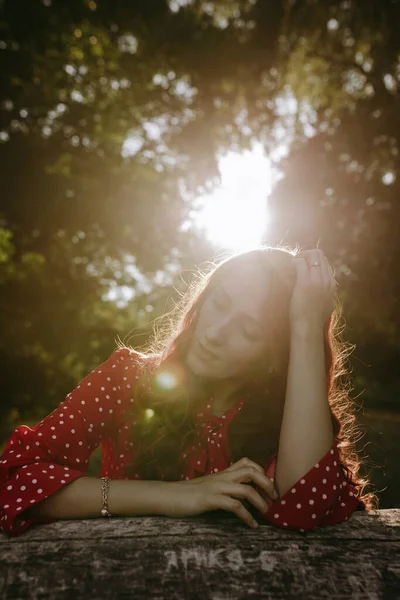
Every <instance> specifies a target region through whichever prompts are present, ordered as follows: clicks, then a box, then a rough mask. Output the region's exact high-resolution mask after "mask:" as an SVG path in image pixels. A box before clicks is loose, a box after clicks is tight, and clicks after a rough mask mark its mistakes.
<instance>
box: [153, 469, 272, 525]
mask: <svg viewBox="0 0 400 600" xmlns="http://www.w3.org/2000/svg"><path fill="white" fill-rule="evenodd" d="M246 482H254V483H255V484H256V485H258V486H260V487H261V488H262V489H263V490H265V492H266V494H267V495H268V496H269V497H270V498H271V500H272V501H275V500H276V499H277V498H278V496H277V494H276V492H275V490H274V484H273V482H272V481H271V480H270V479H269V478H268V477H267V476H266V475H265V472H264V469H263V468H262V467H261V466H260V465H258V464H257V463H255V462H253V461H252V460H250V459H248V458H241V459H240V460H238V461H237V462H236V463H234V464H233V465H231V466H230V467H228V468H227V469H225V470H224V471H220V472H217V473H212V474H211V475H204V476H202V477H197V478H196V479H189V480H185V481H172V482H170V483H171V486H170V488H169V495H168V499H167V506H168V508H167V510H166V513H165V516H168V517H178V518H179V517H193V516H196V515H199V514H201V513H204V512H208V511H211V510H218V509H222V510H227V511H230V512H233V513H235V514H236V515H237V516H238V517H239V519H242V520H243V521H244V522H245V523H247V524H248V525H249V526H250V527H258V523H257V522H256V521H255V520H254V519H253V517H252V515H251V513H250V512H249V511H248V510H247V509H246V508H245V507H244V505H243V504H242V502H241V501H240V499H245V500H248V501H249V502H251V503H252V504H254V506H255V507H256V508H258V509H259V511H260V512H261V513H264V512H266V510H267V509H268V508H269V504H267V502H266V501H265V500H264V499H263V498H262V496H261V495H260V494H259V493H258V492H257V491H256V490H255V489H254V488H253V487H252V486H251V485H242V484H243V483H246Z"/></svg>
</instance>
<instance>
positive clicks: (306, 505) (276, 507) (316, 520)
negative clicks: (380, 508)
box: [257, 438, 359, 531]
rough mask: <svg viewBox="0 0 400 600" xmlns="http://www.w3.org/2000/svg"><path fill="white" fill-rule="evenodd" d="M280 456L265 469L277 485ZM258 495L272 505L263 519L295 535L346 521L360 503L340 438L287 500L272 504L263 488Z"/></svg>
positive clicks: (273, 458) (263, 514) (285, 495)
mask: <svg viewBox="0 0 400 600" xmlns="http://www.w3.org/2000/svg"><path fill="white" fill-rule="evenodd" d="M277 454H278V453H277V452H276V453H275V454H273V456H272V457H271V459H270V460H269V462H268V463H267V465H266V467H265V474H266V475H267V477H269V478H272V479H273V480H274V482H276V477H275V475H276V461H277ZM275 486H276V484H275ZM257 491H258V492H259V493H260V495H262V496H263V497H264V499H265V500H266V501H267V503H268V505H269V508H268V509H267V511H266V512H265V513H261V512H259V514H260V515H261V517H262V518H263V519H265V520H267V521H269V522H270V523H271V524H273V525H277V526H278V527H282V528H284V529H292V530H294V531H306V530H308V529H312V528H314V527H318V526H319V527H324V526H327V525H334V524H336V523H341V522H342V521H346V520H347V519H348V518H349V516H350V515H351V514H352V513H353V512H354V510H355V509H356V508H357V505H358V503H359V499H358V497H357V495H356V492H355V489H354V487H353V485H352V484H351V483H349V482H348V481H347V480H346V477H345V474H344V471H343V469H342V466H341V462H340V460H339V454H338V449H337V440H336V438H335V440H334V442H333V444H332V446H331V448H330V449H329V450H328V451H327V453H326V454H325V455H324V456H323V457H322V458H321V460H320V461H319V462H317V463H316V464H315V465H314V466H313V467H312V468H311V469H310V470H309V471H308V472H307V473H306V474H305V475H304V476H303V477H302V478H301V479H299V480H298V481H297V482H296V483H295V484H294V485H293V486H292V487H291V488H290V489H289V490H288V491H287V492H286V493H285V494H284V495H283V496H281V497H280V498H278V499H277V500H275V501H272V500H271V499H270V498H268V497H266V496H265V492H264V491H263V490H262V489H261V488H260V487H259V486H257ZM276 491H278V490H276Z"/></svg>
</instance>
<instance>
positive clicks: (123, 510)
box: [20, 477, 169, 519]
mask: <svg viewBox="0 0 400 600" xmlns="http://www.w3.org/2000/svg"><path fill="white" fill-rule="evenodd" d="M168 484H169V482H165V481H133V480H129V479H112V480H111V482H110V487H109V491H108V509H109V511H110V512H111V513H112V514H114V515H121V516H135V515H161V514H164V504H163V501H165V500H166V494H165V492H164V490H160V487H161V486H168ZM102 508H103V502H102V494H101V479H100V478H97V477H80V478H79V479H76V480H75V481H72V482H71V483H69V484H68V485H65V486H64V487H63V488H61V489H59V490H58V491H57V492H55V493H54V494H52V495H51V496H48V497H47V498H45V499H44V500H42V501H41V502H38V503H37V504H34V505H33V506H31V507H30V508H29V509H27V510H25V511H24V512H23V513H22V514H21V515H20V518H21V519H36V518H44V519H90V518H96V517H101V509H102ZM102 518H103V517H102Z"/></svg>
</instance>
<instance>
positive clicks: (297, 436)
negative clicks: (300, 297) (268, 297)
mask: <svg viewBox="0 0 400 600" xmlns="http://www.w3.org/2000/svg"><path fill="white" fill-rule="evenodd" d="M333 441H334V434H333V429H332V419H331V411H330V408H329V403H328V394H327V387H326V376H325V359H324V337H323V329H322V327H317V326H313V325H310V324H308V323H301V324H300V323H299V324H296V326H295V325H293V326H292V330H291V344H290V359H289V369H288V379H287V389H286V398H285V406H284V411H283V417H282V425H281V431H280V437H279V446H278V456H277V463H276V486H277V489H278V492H279V495H280V496H281V497H282V496H283V495H284V494H285V493H286V492H287V490H289V489H290V488H291V487H292V486H293V484H294V483H295V482H297V481H298V480H299V479H300V478H301V477H302V476H304V475H305V474H306V473H307V472H308V471H309V470H310V469H311V468H312V467H313V466H314V465H315V464H316V463H317V462H318V461H319V460H320V459H321V457H323V456H324V455H325V454H326V452H327V451H328V450H329V448H330V447H331V446H332V444H333Z"/></svg>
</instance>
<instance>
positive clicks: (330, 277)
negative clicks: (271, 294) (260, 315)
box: [290, 249, 337, 326]
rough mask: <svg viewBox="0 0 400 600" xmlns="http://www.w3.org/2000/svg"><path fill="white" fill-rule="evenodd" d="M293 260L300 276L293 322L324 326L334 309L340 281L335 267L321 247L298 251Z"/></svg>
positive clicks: (291, 311) (296, 288) (292, 308)
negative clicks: (338, 281)
mask: <svg viewBox="0 0 400 600" xmlns="http://www.w3.org/2000/svg"><path fill="white" fill-rule="evenodd" d="M294 263H295V265H296V268H297V279H296V284H295V288H294V290H293V295H292V299H291V305H290V320H291V323H292V325H293V324H298V323H302V324H303V323H306V324H308V323H311V324H316V325H317V326H323V325H324V324H325V323H326V321H327V320H328V318H329V316H330V315H331V313H332V312H333V311H334V310H335V301H334V292H335V290H336V286H337V281H336V280H335V278H334V273H333V269H332V267H331V266H330V264H329V262H328V259H327V258H326V256H325V255H324V253H323V251H322V250H319V249H317V250H304V251H301V252H298V253H297V254H296V256H295V257H294ZM316 263H318V266H316Z"/></svg>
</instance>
